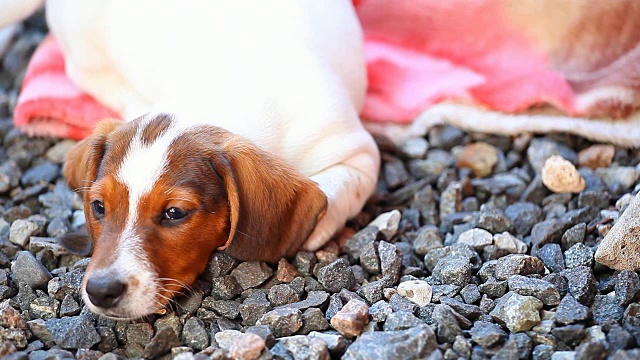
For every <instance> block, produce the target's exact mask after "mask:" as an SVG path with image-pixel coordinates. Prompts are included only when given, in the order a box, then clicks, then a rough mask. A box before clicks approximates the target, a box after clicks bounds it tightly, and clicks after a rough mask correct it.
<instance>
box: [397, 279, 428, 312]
mask: <svg viewBox="0 0 640 360" xmlns="http://www.w3.org/2000/svg"><path fill="white" fill-rule="evenodd" d="M398 294H399V295H401V296H404V297H405V298H407V299H409V300H411V301H412V302H414V303H416V304H418V305H419V306H425V305H427V304H429V303H430V302H431V297H432V296H433V291H432V289H431V285H429V283H427V282H426V281H424V280H410V281H405V282H401V283H400V284H399V285H398Z"/></svg>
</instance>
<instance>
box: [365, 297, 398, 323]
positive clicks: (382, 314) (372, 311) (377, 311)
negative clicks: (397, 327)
mask: <svg viewBox="0 0 640 360" xmlns="http://www.w3.org/2000/svg"><path fill="white" fill-rule="evenodd" d="M392 312H393V309H392V308H391V305H389V304H388V303H387V302H386V301H384V300H380V301H378V302H377V303H375V304H373V305H372V306H371V307H369V315H370V316H371V320H373V321H375V322H383V321H385V320H386V319H387V316H389V314H391V313H392Z"/></svg>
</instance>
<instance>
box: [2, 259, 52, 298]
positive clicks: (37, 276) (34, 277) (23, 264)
mask: <svg viewBox="0 0 640 360" xmlns="http://www.w3.org/2000/svg"><path fill="white" fill-rule="evenodd" d="M11 271H12V272H13V274H14V275H15V277H16V280H17V281H23V282H25V283H27V284H28V285H29V287H31V288H32V289H44V288H45V287H46V285H47V283H48V282H49V280H51V278H52V276H51V273H49V270H47V268H45V267H44V266H43V265H42V264H41V263H40V262H39V261H38V260H36V258H35V257H34V256H33V255H32V254H31V253H30V252H28V251H21V252H19V253H18V256H17V257H16V261H15V262H14V263H13V265H12V266H11Z"/></svg>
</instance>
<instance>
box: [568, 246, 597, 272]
mask: <svg viewBox="0 0 640 360" xmlns="http://www.w3.org/2000/svg"><path fill="white" fill-rule="evenodd" d="M564 262H565V265H566V267H567V268H568V269H571V268H575V267H578V266H586V267H592V266H593V252H592V251H591V249H590V248H589V247H587V246H586V245H585V244H583V243H577V244H575V245H573V246H572V247H571V248H569V249H568V250H567V251H565V253H564Z"/></svg>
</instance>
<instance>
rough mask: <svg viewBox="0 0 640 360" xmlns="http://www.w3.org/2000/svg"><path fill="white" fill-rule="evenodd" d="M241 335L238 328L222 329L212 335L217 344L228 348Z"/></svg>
mask: <svg viewBox="0 0 640 360" xmlns="http://www.w3.org/2000/svg"><path fill="white" fill-rule="evenodd" d="M242 335H243V333H241V332H240V331H238V330H224V331H219V332H217V333H216V334H215V335H214V337H215V338H216V342H217V343H218V346H220V347H221V348H222V349H229V348H230V347H231V345H233V344H234V343H235V342H236V340H238V339H239V338H240V336H242Z"/></svg>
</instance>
